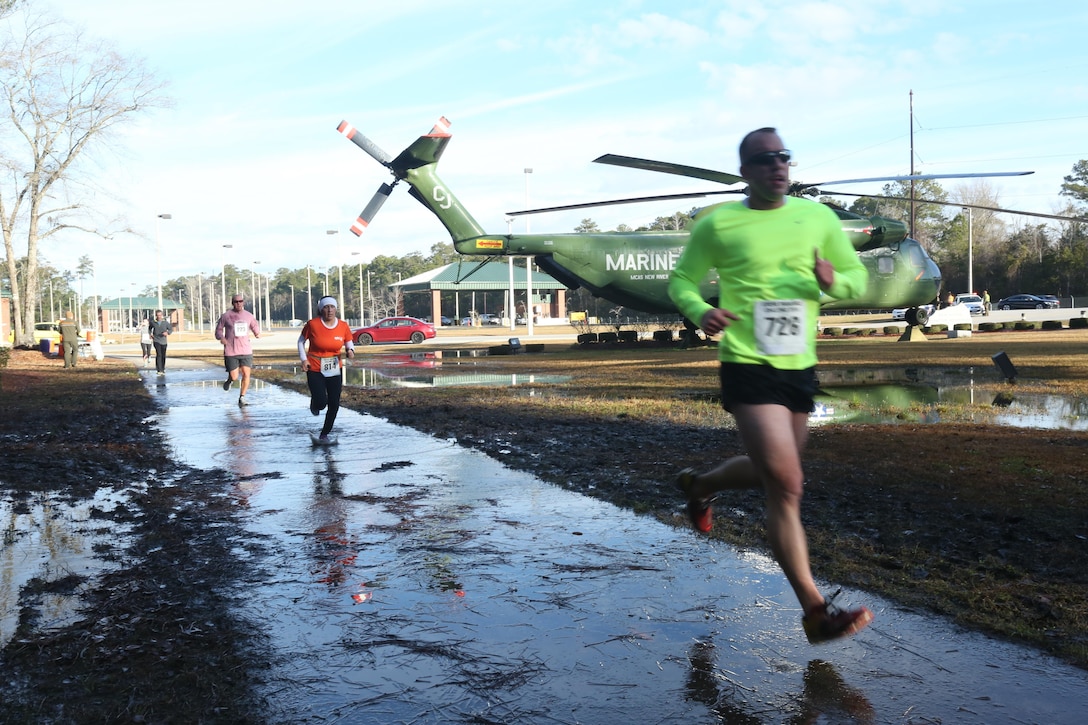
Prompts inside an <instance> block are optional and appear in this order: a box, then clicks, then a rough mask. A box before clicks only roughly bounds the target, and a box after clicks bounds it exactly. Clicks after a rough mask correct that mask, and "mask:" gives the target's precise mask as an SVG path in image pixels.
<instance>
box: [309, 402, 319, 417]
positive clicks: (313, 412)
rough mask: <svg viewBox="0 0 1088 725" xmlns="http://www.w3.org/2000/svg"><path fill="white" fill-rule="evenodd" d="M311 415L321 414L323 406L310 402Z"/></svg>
mask: <svg viewBox="0 0 1088 725" xmlns="http://www.w3.org/2000/svg"><path fill="white" fill-rule="evenodd" d="M310 415H321V408H318V407H317V406H316V405H315V404H313V403H310Z"/></svg>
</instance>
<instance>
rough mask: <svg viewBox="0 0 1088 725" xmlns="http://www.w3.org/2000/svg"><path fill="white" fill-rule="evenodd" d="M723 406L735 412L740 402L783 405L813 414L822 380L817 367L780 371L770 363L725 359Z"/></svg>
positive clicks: (798, 411)
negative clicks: (733, 361)
mask: <svg viewBox="0 0 1088 725" xmlns="http://www.w3.org/2000/svg"><path fill="white" fill-rule="evenodd" d="M718 374H719V378H720V379H721V387H722V407H723V408H725V409H726V410H727V411H729V412H733V406H734V405H735V404H737V403H744V404H746V405H782V406H785V407H786V408H788V409H789V410H791V411H793V412H794V413H811V412H812V410H813V403H812V399H813V397H814V396H815V395H816V388H817V386H818V385H819V383H818V382H817V380H816V368H808V369H807V370H779V369H778V368H773V367H771V366H770V365H747V364H744V363H728V362H723V363H722V364H721V368H720V370H719V373H718Z"/></svg>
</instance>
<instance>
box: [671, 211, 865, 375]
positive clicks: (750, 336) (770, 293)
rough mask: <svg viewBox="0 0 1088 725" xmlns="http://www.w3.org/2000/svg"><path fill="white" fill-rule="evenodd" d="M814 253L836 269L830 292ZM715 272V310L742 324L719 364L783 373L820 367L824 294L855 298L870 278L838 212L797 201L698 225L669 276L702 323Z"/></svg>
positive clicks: (715, 216) (734, 327) (729, 334)
mask: <svg viewBox="0 0 1088 725" xmlns="http://www.w3.org/2000/svg"><path fill="white" fill-rule="evenodd" d="M816 253H819V255H820V257H821V258H822V259H826V260H828V261H829V262H830V263H831V264H832V265H833V266H834V268H835V279H834V282H833V283H832V285H831V287H830V288H829V289H828V290H827V291H826V293H824V292H821V290H820V285H819V283H818V282H817V280H816V273H815V255H816ZM711 269H716V270H717V272H718V277H719V299H718V304H717V306H718V307H721V308H723V309H726V310H729V311H730V312H733V313H734V314H736V315H737V316H738V317H739V318H740V319H739V320H736V321H734V322H732V323H731V324H730V325H729V327H727V328H726V329H725V330H724V331H723V332H722V335H721V340H720V341H719V343H718V358H719V360H721V361H723V362H738V363H749V364H763V365H770V366H772V367H775V368H779V369H781V370H804V369H806V368H809V367H812V366H813V365H815V364H816V325H817V318H818V316H819V310H820V301H821V298H822V296H823V295H825V294H826V295H827V296H828V297H833V298H836V299H851V298H853V297H857V296H859V295H861V294H863V293H864V292H865V286H866V284H867V283H868V278H869V273H868V271H867V270H866V269H865V266H864V265H863V264H862V263H861V261H860V260H859V259H858V255H857V252H855V251H854V247H853V245H851V244H850V240H849V239H848V238H847V237H846V234H845V233H844V232H843V231H842V223H841V222H840V221H839V218H838V217H837V216H836V215H835V212H833V211H831V209H829V208H827V207H826V206H824V205H823V204H819V203H817V202H814V201H810V200H808V199H801V198H797V197H786V203H785V204H784V205H783V206H782V207H779V208H778V209H769V210H756V209H749V208H748V206H747V205H746V204H745V203H744V202H735V203H729V204H722V205H719V206H717V207H715V208H713V209H711V210H710V211H708V212H707V213H706V216H704V217H702V218H700V219H699V220H698V221H697V222H696V223H695V226H694V227H693V228H692V231H691V238H690V239H689V240H688V244H687V246H686V247H685V249H684V252H683V254H682V255H681V256H680V259H679V260H678V262H677V264H676V269H674V270H673V272H672V275H671V276H670V278H669V296H670V297H671V298H672V300H673V302H674V303H676V306H677V307H678V308H679V309H680V311H681V313H683V315H684V316H685V317H687V318H688V319H689V320H692V321H693V322H696V323H698V322H699V321H700V320H702V317H703V314H704V313H706V311H707V310H709V309H711V308H712V306H711V305H710V304H709V303H708V302H706V301H705V300H704V299H703V298H702V296H701V295H700V294H699V282H700V281H702V279H703V278H704V277H705V276H706V274H707V272H708V271H709V270H711ZM792 300H796V301H797V302H789V301H792ZM768 303H772V304H768ZM757 320H758V321H759V323H760V324H758V325H757Z"/></svg>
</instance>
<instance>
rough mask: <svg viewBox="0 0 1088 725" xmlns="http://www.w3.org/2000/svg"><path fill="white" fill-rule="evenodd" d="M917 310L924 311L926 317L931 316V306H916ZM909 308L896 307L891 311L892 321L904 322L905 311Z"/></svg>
mask: <svg viewBox="0 0 1088 725" xmlns="http://www.w3.org/2000/svg"><path fill="white" fill-rule="evenodd" d="M918 307H919V309H924V310H925V311H926V313H927V314H928V315H932V314H933V305H918ZM909 309H910V308H909V307H896V308H895V309H894V310H892V319H893V320H905V319H907V310H909Z"/></svg>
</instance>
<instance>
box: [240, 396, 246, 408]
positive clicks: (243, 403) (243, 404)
mask: <svg viewBox="0 0 1088 725" xmlns="http://www.w3.org/2000/svg"><path fill="white" fill-rule="evenodd" d="M247 405H249V403H247V402H246V396H244V395H239V396H238V407H239V408H244V407H246V406H247Z"/></svg>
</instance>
